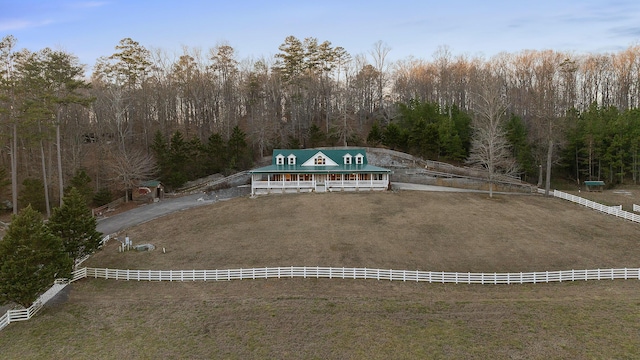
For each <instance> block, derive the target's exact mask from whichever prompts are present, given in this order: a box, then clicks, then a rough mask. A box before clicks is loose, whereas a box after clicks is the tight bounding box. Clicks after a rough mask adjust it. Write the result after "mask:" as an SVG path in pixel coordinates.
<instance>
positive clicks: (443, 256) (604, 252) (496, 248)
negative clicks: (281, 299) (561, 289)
mask: <svg viewBox="0 0 640 360" xmlns="http://www.w3.org/2000/svg"><path fill="white" fill-rule="evenodd" d="M127 233H128V235H129V236H130V238H131V239H132V240H133V241H134V243H137V244H141V243H152V244H154V245H155V246H156V247H158V248H163V247H164V248H166V250H167V252H166V254H163V253H162V251H153V252H149V253H145V252H142V253H141V252H135V251H131V252H126V253H118V251H117V247H118V244H119V243H118V242H117V241H113V242H111V243H110V244H109V246H107V248H106V249H105V250H103V251H102V252H100V253H98V254H97V255H96V256H94V257H93V258H92V259H90V260H89V261H87V263H86V265H87V266H91V267H109V268H121V269H156V270H158V269H165V270H166V269H176V270H178V269H226V268H240V267H243V268H248V267H265V266H267V267H272V266H290V265H294V266H316V265H317V266H336V267H342V266H346V267H368V268H382V269H404V270H433V271H460V272H467V271H471V272H494V271H497V272H507V271H512V272H515V271H544V270H567V269H584V268H588V269H596V268H611V267H636V266H638V259H639V258H640V247H638V246H636V244H637V239H638V238H639V237H640V225H638V224H634V223H631V222H626V221H624V220H620V219H617V218H615V217H611V216H606V215H603V214H601V213H598V212H596V211H593V210H589V209H587V208H584V207H581V206H579V205H576V204H572V203H569V202H566V201H563V200H559V199H548V198H544V197H541V196H501V197H497V198H494V199H489V198H488V197H487V196H486V195H484V194H463V193H455V194H452V193H424V192H399V193H391V192H386V193H373V194H366V193H365V194H363V193H359V194H356V193H347V194H344V193H340V194H337V193H334V194H304V195H285V196H269V197H259V198H257V199H250V198H239V199H234V200H230V201H226V202H220V203H216V204H214V205H211V206H207V207H204V208H197V209H192V210H186V211H183V212H180V213H177V214H175V215H172V216H171V217H170V218H163V219H159V220H155V221H153V222H150V223H147V224H143V225H141V226H138V227H136V228H134V229H131V230H130V231H128V232H127Z"/></svg>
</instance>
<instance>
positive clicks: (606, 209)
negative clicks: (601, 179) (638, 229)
mask: <svg viewBox="0 0 640 360" xmlns="http://www.w3.org/2000/svg"><path fill="white" fill-rule="evenodd" d="M553 196H555V197H557V198H560V199H564V200H569V201H571V202H574V203H577V204H580V205H583V206H586V207H588V208H591V209H594V210H597V211H600V212H603V213H605V214H609V215H613V216H617V217H621V218H623V219H626V220H630V221H633V222H637V223H640V215H637V214H634V213H632V212H629V211H624V210H622V206H607V205H602V204H600V203H597V202H595V201H591V200H587V199H585V198H581V197H579V196H575V195H571V194H567V193H565V192H562V191H558V190H554V191H553Z"/></svg>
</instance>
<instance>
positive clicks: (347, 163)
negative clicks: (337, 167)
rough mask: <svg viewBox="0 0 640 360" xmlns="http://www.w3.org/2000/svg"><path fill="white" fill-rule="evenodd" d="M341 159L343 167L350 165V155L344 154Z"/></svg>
mask: <svg viewBox="0 0 640 360" xmlns="http://www.w3.org/2000/svg"><path fill="white" fill-rule="evenodd" d="M343 158H344V164H345V165H351V155H349V154H346V155H345V156H343Z"/></svg>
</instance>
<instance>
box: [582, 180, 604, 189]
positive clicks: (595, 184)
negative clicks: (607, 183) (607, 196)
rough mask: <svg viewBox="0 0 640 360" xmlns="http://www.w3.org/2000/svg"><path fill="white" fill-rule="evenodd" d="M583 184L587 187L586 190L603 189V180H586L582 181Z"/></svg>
mask: <svg viewBox="0 0 640 360" xmlns="http://www.w3.org/2000/svg"><path fill="white" fill-rule="evenodd" d="M584 186H585V187H586V188H587V191H602V190H604V181H600V180H588V181H585V182H584Z"/></svg>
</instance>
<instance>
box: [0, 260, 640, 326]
mask: <svg viewBox="0 0 640 360" xmlns="http://www.w3.org/2000/svg"><path fill="white" fill-rule="evenodd" d="M84 278H101V279H114V280H129V281H230V280H242V279H254V280H255V279H285V278H316V279H319V278H328V279H371V280H387V281H415V282H428V283H443V284H444V283H452V284H487V285H499V284H536V283H549V282H563V281H579V280H585V281H586V280H614V279H625V280H629V279H637V280H640V268H624V269H593V270H564V271H544V272H516V273H472V272H466V273H459V272H445V271H420V270H392V269H369V268H346V267H342V268H334V267H321V266H287V267H274V268H268V267H264V268H249V269H226V270H120V269H101V268H87V267H84V268H80V269H78V270H76V271H74V272H73V273H72V276H71V278H70V279H58V280H56V282H55V283H54V284H53V286H52V287H51V288H50V289H49V290H47V291H46V292H45V293H44V294H42V295H41V296H40V297H39V298H38V300H36V301H35V302H34V303H33V304H32V305H31V306H30V307H29V308H27V309H20V310H9V311H7V312H6V313H5V314H4V315H2V316H0V330H2V329H3V328H4V327H6V326H7V325H9V324H10V323H12V322H15V321H24V320H29V319H30V318H32V317H33V316H34V315H35V314H36V313H37V312H38V311H39V310H40V309H42V307H43V306H44V304H45V303H46V302H47V301H49V300H50V299H51V298H53V297H54V296H55V295H56V294H57V293H58V292H60V290H62V289H64V287H65V286H67V285H68V284H69V283H71V282H74V281H78V280H80V279H84Z"/></svg>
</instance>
